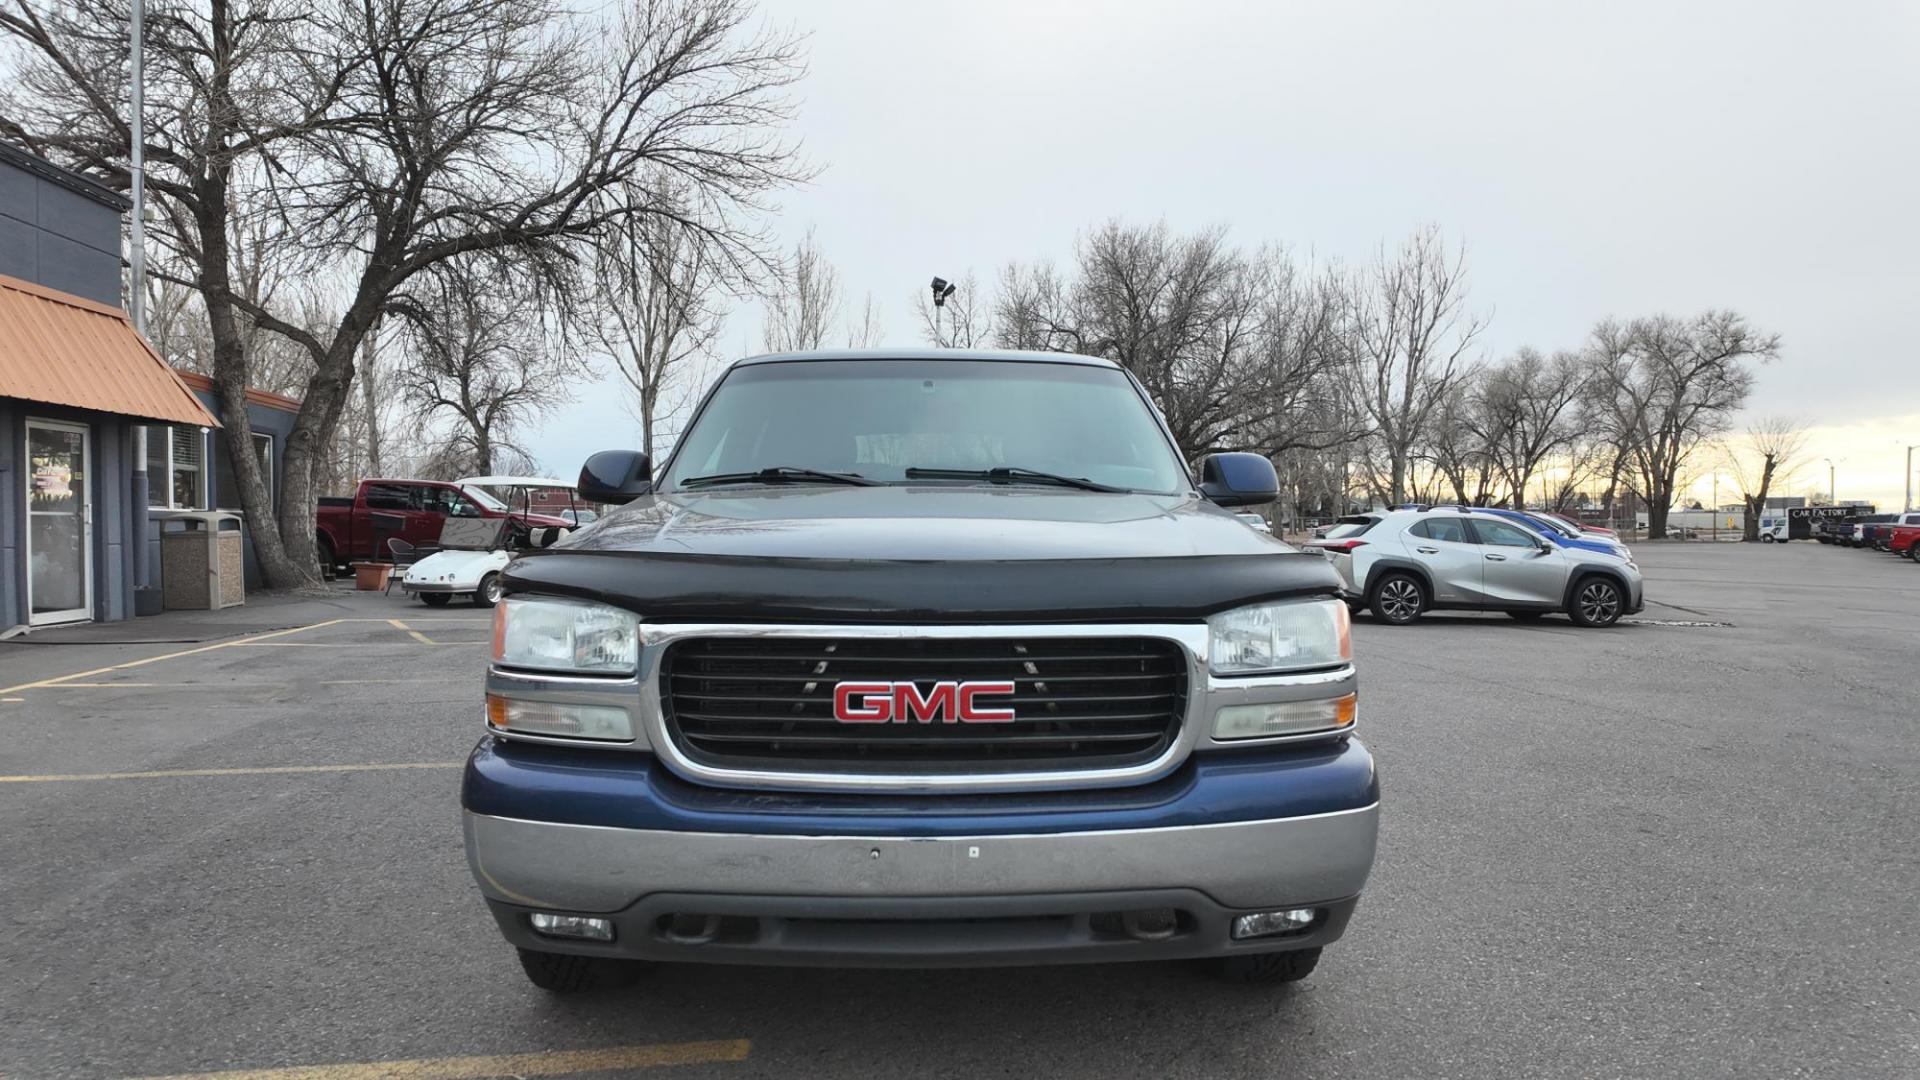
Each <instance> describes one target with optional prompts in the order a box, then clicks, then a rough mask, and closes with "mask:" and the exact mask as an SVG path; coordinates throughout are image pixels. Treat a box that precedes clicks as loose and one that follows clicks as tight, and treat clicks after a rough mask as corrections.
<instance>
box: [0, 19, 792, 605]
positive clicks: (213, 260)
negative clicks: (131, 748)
mask: <svg viewBox="0 0 1920 1080" xmlns="http://www.w3.org/2000/svg"><path fill="white" fill-rule="evenodd" d="M751 17H752V9H751V7H750V6H749V3H748V2H747V0H633V2H632V6H631V7H630V8H628V9H627V10H626V11H625V12H623V15H622V19H621V22H620V26H619V28H618V31H617V32H614V33H607V32H606V26H605V23H604V21H603V20H602V18H601V16H600V15H599V14H598V13H589V12H583V13H579V14H575V13H570V12H568V11H565V10H563V9H561V8H558V7H556V6H554V5H552V4H551V3H548V2H547V0H321V2H320V3H318V4H317V5H316V4H314V3H297V2H295V0H255V2H254V3H250V4H248V5H245V6H235V5H232V4H229V3H227V2H226V0H213V2H212V3H211V5H210V6H208V7H206V8H204V9H203V8H200V7H197V6H195V5H192V4H187V3H180V2H163V3H161V4H159V5H157V6H155V5H149V8H148V16H147V23H146V29H147V42H146V56H147V80H148V83H147V87H148V94H149V95H150V98H151V100H153V101H155V102H165V103H167V107H166V108H156V109H155V110H154V112H153V115H151V116H149V117H148V120H149V126H148V127H147V136H146V143H147V145H146V147H145V156H146V162H147V170H148V172H147V181H146V182H147V190H148V191H149V193H150V194H151V196H152V198H153V200H154V203H155V209H156V211H157V220H156V224H155V229H154V237H155V241H156V243H157V244H158V245H159V246H160V247H161V249H162V251H161V252H160V256H161V257H160V258H158V259H156V261H155V269H156V272H157V273H158V274H160V275H161V276H162V277H168V278H171V279H173V280H175V281H178V282H181V283H183V284H187V285H190V286H191V287H192V288H194V289H195V290H196V291H197V292H198V293H199V294H200V297H201V302H202V304H203V306H204V308H205V312H206V318H207V321H208V327H209V332H210V335H211V341H212V372H213V378H214V380H215V382H216V383H217V384H218V385H219V388H220V391H221V395H222V399H223V403H224V404H223V408H222V414H221V420H222V422H223V424H224V425H225V428H224V437H225V438H226V439H227V440H228V444H229V447H230V449H232V451H233V452H232V455H231V456H232V459H233V461H234V465H235V472H236V479H237V480H238V484H239V487H240V492H241V501H242V503H243V505H244V507H245V509H246V511H247V514H248V517H249V520H250V521H251V523H252V530H251V532H252V537H253V544H254V549H255V551H256V553H257V555H258V557H259V561H260V564H261V568H262V570H263V571H264V573H265V576H266V578H267V581H268V583H269V584H271V585H276V586H289V585H302V584H307V583H311V582H314V581H317V580H318V576H319V570H318V567H317V564H316V563H315V561H314V556H313V551H314V546H313V536H314V498H315V495H316V491H317V487H316V485H317V482H318V481H319V479H320V471H321V465H322V458H323V456H324V454H325V452H326V447H327V446H328V445H329V444H330V442H331V440H332V436H333V434H334V431H335V429H336V428H337V427H338V425H339V423H340V421H341V418H342V415H343V414H344V412H345V410H346V408H347V406H348V403H349V401H350V399H351V395H350V391H351V388H352V384H353V380H354V376H355V373H356V358H357V357H358V355H359V351H360V345H361V342H362V341H363V339H364V338H365V337H366V336H367V334H368V333H369V332H370V331H371V329H372V328H373V326H374V324H375V322H376V321H377V320H378V319H379V317H380V316H381V314H382V313H384V312H391V311H393V310H394V308H395V301H396V299H397V298H398V297H399V296H400V295H401V294H402V293H403V292H404V291H405V290H406V289H407V288H408V286H409V283H410V282H411V281H412V279H414V278H415V277H416V276H418V275H420V274H422V273H424V272H427V271H430V270H432V269H433V268H435V267H436V266H438V265H440V264H443V263H445V262H447V261H448V260H451V259H455V258H460V257H469V256H473V255H476V254H490V255H493V256H495V257H497V258H499V259H502V260H507V261H512V262H514V263H516V264H517V265H518V266H519V267H520V268H521V269H523V270H525V271H527V272H528V273H530V274H531V275H532V276H533V277H535V278H536V279H538V280H541V281H543V282H544V283H545V287H546V289H547V290H548V291H549V293H550V294H552V295H554V296H556V297H559V298H561V299H563V300H564V299H565V298H567V297H569V296H571V295H574V294H575V290H573V289H571V288H569V287H568V285H567V283H566V281H565V279H566V278H567V276H568V275H569V273H570V272H571V271H572V270H573V269H574V268H576V267H577V266H578V265H579V263H580V261H581V256H582V252H583V251H584V250H585V249H586V248H587V247H588V246H589V245H590V244H591V243H592V242H593V241H594V240H596V239H597V238H598V237H600V236H601V235H602V234H604V233H605V232H606V231H608V230H609V229H611V228H614V227H617V226H618V225H619V224H621V223H622V222H624V221H626V220H628V219H630V218H632V217H634V216H636V215H640V216H645V215H650V214H659V213H680V214H683V215H685V216H684V218H683V220H684V223H685V224H687V225H688V226H689V227H692V228H695V229H698V230H700V231H702V232H703V233H705V234H706V235H707V236H708V237H709V239H711V240H713V241H714V242H715V243H716V244H718V245H720V246H721V247H722V249H723V250H725V251H727V252H728V253H729V257H730V258H731V259H734V260H735V261H737V262H738V263H739V264H740V265H741V266H742V267H750V266H751V265H752V263H753V261H754V259H756V258H757V257H758V246H757V245H758V234H757V233H756V232H755V231H754V230H753V229H752V228H750V227H749V226H748V225H747V224H746V222H747V221H748V220H749V219H750V218H751V217H752V216H754V215H757V214H759V213H760V212H761V211H763V210H764V208H765V204H764V199H765V196H766V194H767V193H768V192H770V191H772V190H775V189H777V188H779V187H781V186H783V185H786V184H789V183H792V182H794V181H797V180H800V179H803V178H804V176H805V169H804V168H803V167H802V166H800V165H799V164H798V162H797V158H796V156H795V152H794V149H793V147H792V146H791V145H790V144H789V143H787V142H785V141H783V140H782V138H781V137H780V135H779V132H780V129H781V127H782V126H783V125H784V123H785V122H786V121H787V120H788V119H789V117H790V116H791V107H790V105H789V103H788V99H787V97H786V95H785V91H786V89H787V88H788V87H789V86H790V85H791V84H792V83H793V82H794V81H795V80H796V79H797V78H798V77H799V75H800V73H801V63H800V51H799V46H798V44H797V43H796V40H795V39H794V38H793V37H792V36H790V35H787V34H784V33H780V32H775V31H764V32H761V33H758V34H755V33H753V32H751V31H750V30H749V29H748V28H747V24H748V22H749V21H750V19H751ZM126 21H127V10H126V6H125V0H15V5H14V7H13V8H12V9H10V10H7V11H4V12H0V34H5V35H7V36H9V37H11V38H12V39H13V41H14V42H15V43H16V44H17V45H18V46H19V52H20V54H21V60H20V64H19V70H18V71H17V72H16V73H15V74H16V77H15V78H14V79H12V80H8V81H7V82H6V83H5V84H4V86H0V133H6V134H9V135H11V136H13V137H15V138H17V139H20V140H21V141H23V142H24V143H26V144H27V145H28V146H29V147H31V148H32V149H35V150H37V151H39V152H41V153H43V154H47V155H49V156H52V157H54V158H56V159H59V160H61V161H63V162H64V163H66V164H69V165H72V166H76V167H78V168H81V169H82V170H84V171H88V172H90V173H92V174H94V175H95V176H97V177H100V178H102V179H103V180H104V181H105V182H107V183H109V184H118V185H121V186H124V185H125V184H126V183H127V159H128V156H129V152H130V151H129V145H128V144H129V138H130V134H129V132H130V126H129V124H128V121H127V118H126V116H125V112H124V109H123V108H122V104H121V102H122V99H123V97H124V95H123V93H122V92H121V88H122V86H123V85H124V75H123V70H124V69H123V66H122V65H123V61H124V56H125V53H124V40H125V35H124V33H123V32H122V31H120V30H119V29H118V28H119V27H122V26H124V25H125V24H126ZM650 173H670V174H673V175H676V176H678V177H680V178H681V179H682V180H683V181H684V182H685V183H686V184H687V185H688V186H689V187H690V189H691V190H692V191H693V192H695V193H696V197H695V198H694V199H692V200H691V203H690V205H689V206H688V207H686V208H682V209H680V210H672V211H670V210H667V209H665V208H661V207H654V206H634V205H633V204H631V203H628V202H625V201H623V200H620V199H618V198H615V197H613V195H614V193H615V192H617V190H618V189H619V187H620V185H622V184H623V183H626V182H628V181H630V180H633V179H634V178H636V177H640V176H642V175H646V174H650ZM251 224H257V225H258V227H261V228H265V229H267V230H269V231H270V232H271V234H272V235H273V238H274V243H275V250H276V253H277V254H276V259H277V260H278V261H279V262H280V263H281V265H283V266H285V267H286V268H287V270H288V272H290V273H296V274H301V275H304V276H308V277H311V278H314V279H324V280H328V281H330V282H335V283H337V287H338V295H339V298H340V303H339V304H338V306H337V318H336V319H335V320H334V321H333V322H332V323H331V324H330V325H328V326H327V327H325V328H323V329H321V330H319V331H318V332H316V331H315V330H314V329H313V328H310V327H308V326H304V325H302V324H301V322H300V320H299V319H298V318H297V315H296V313H295V312H294V311H293V310H292V309H290V308H289V307H287V306H286V304H285V303H275V302H269V301H264V300H261V299H259V298H256V297H250V296H248V295H246V292H245V290H244V289H242V288H240V287H239V286H238V284H237V283H236V272H237V270H238V269H239V268H238V266H237V264H236V256H235V252H234V245H233V242H232V241H233V237H234V236H235V235H237V234H239V233H241V232H242V231H244V229H245V228H246V227H249V225H251ZM245 323H250V324H252V325H254V326H257V327H260V328H264V329H266V330H268V331H271V332H273V333H276V334H279V335H281V336H283V337H285V338H287V339H288V340H290V341H292V342H294V343H296V344H297V345H299V346H300V347H301V348H302V349H303V350H304V351H305V352H306V353H307V355H308V356H309V358H310V360H311V363H312V373H311V374H310V375H309V377H308V378H307V380H306V383H305V386H304V387H303V388H302V391H301V397H302V398H303V402H304V403H303V405H302V407H301V410H300V412H299V415H298V416H297V417H296V419H295V421H294V426H293V429H292V432H291V433H290V434H289V436H288V438H287V440H286V447H285V453H284V454H283V456H282V468H283V470H284V481H283V484H282V486H281V489H280V496H281V498H280V506H279V508H278V513H277V514H276V513H275V510H274V507H273V506H272V505H271V504H270V501H269V498H268V494H267V492H268V489H267V485H266V482H265V477H263V476H262V475H261V471H260V469H259V467H258V464H257V459H256V458H255V456H254V455H253V453H252V451H251V426H250V424H249V423H248V419H247V414H246V404H245V397H244V395H243V391H244V389H245V388H246V387H247V386H248V385H249V384H251V383H254V382H255V381H256V380H255V370H254V367H255V366H254V358H253V356H252V354H250V353H249V351H248V350H247V347H246V342H245V339H244V334H243V324H245Z"/></svg>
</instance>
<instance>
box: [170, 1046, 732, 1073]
mask: <svg viewBox="0 0 1920 1080" xmlns="http://www.w3.org/2000/svg"><path fill="white" fill-rule="evenodd" d="M752 1047H753V1044H752V1043H750V1042H748V1041H747V1040H746V1039H723V1040H717V1041H714V1042H685V1043H655V1044H653V1045H651V1046H609V1047H603V1048H601V1049H599V1050H549V1051H544V1052H540V1053H533V1054H488V1055H482V1056H478V1057H444V1058H413V1059H410V1060H406V1061H368V1062H362V1063H359V1064H347V1065H298V1066H295V1067H293V1068H289V1069H234V1070H231V1071H229V1072H209V1073H181V1074H178V1075H175V1076H164V1077H148V1078H147V1080H374V1078H378V1077H389V1078H398V1080H478V1078H480V1077H488V1076H563V1075H565V1074H567V1073H582V1072H604V1071H606V1070H609V1069H653V1068H661V1067H664V1066H672V1065H718V1064H721V1063H723V1062H730V1061H745V1060H747V1053H748V1052H749V1051H750V1050H751V1049H752Z"/></svg>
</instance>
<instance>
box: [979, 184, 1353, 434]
mask: <svg viewBox="0 0 1920 1080" xmlns="http://www.w3.org/2000/svg"><path fill="white" fill-rule="evenodd" d="M1074 262H1075V267H1074V277H1073V278H1072V279H1068V278H1067V277H1066V276H1064V275H1063V274H1061V273H1060V272H1059V271H1057V270H1055V269H1054V268H1053V267H1052V266H1050V265H1047V264H1044V263H1043V264H1039V265H1037V266H1033V267H1021V266H1018V265H1013V266H1009V267H1007V268H1006V269H1005V270H1003V271H1002V273H1001V276H1000V289H999V294H998V296H997V298H996V301H995V303H994V306H993V322H994V324H995V326H996V327H997V329H996V330H995V331H994V337H995V340H996V341H997V342H998V343H999V344H1000V345H1001V346H1003V347H1010V348H1027V349H1043V350H1051V351H1061V352H1078V353H1085V354H1089V355H1094V356H1104V357H1107V358H1109V359H1112V360H1114V361H1116V362H1118V363H1119V364H1120V365H1121V366H1123V367H1125V368H1126V369H1127V370H1128V371H1130V372H1132V373H1133V375H1134V376H1135V377H1136V378H1138V379H1139V380H1140V382H1141V384H1142V385H1144V386H1145V387H1146V389H1147V392H1148V393H1149V394H1150V395H1151V396H1152V397H1153V400H1154V402H1155V404H1157V405H1158V406H1159V407H1160V411H1161V413H1162V414H1163V415H1164V416H1165V417H1166V420H1167V425H1168V427H1170V428H1171V429H1172V430H1173V434H1174V437H1175V439H1176V440H1177V441H1178V442H1179V444H1180V447H1181V449H1182V450H1183V451H1184V452H1185V453H1187V454H1188V455H1189V456H1191V457H1198V456H1200V455H1203V454H1208V453H1213V452H1216V451H1221V450H1250V451H1258V452H1263V453H1267V454H1270V455H1272V454H1281V453H1284V452H1286V451H1287V450H1290V449H1294V448H1299V447H1318V448H1325V447H1327V446H1331V445H1335V444H1337V443H1338V442H1339V441H1340V440H1341V439H1342V438H1344V437H1348V431H1347V430H1346V429H1347V427H1348V425H1346V424H1345V423H1344V420H1345V419H1346V418H1347V417H1350V416H1352V415H1353V414H1352V413H1351V412H1350V411H1343V410H1342V408H1341V402H1340V400H1339V398H1340V394H1339V393H1338V384H1339V380H1338V379H1335V378H1333V377H1332V376H1334V375H1335V374H1337V373H1341V372H1342V370H1343V368H1344V366H1345V365H1346V364H1347V363H1349V362H1350V358H1351V350H1350V348H1349V346H1348V344H1347V340H1346V338H1345V336H1344V333H1343V330H1344V326H1345V322H1346V310H1347V308H1346V304H1347V300H1346V296H1345V294H1344V292H1343V291H1342V289H1341V285H1340V282H1339V280H1338V279H1337V278H1336V277H1335V276H1333V275H1329V274H1321V275H1314V274H1310V273H1306V272H1304V271H1302V270H1301V269H1300V268H1299V267H1298V266H1296V265H1295V263H1294V262H1293V261H1292V259H1291V258H1290V257H1288V256H1287V254H1286V253H1285V252H1284V251H1283V250H1281V249H1279V248H1265V249H1262V250H1260V251H1258V252H1255V253H1253V254H1248V253H1246V252H1243V251H1240V250H1238V249H1235V248H1232V247H1230V246H1228V244H1227V243H1226V236H1225V233H1224V232H1223V231H1222V230H1219V229H1210V230H1206V231H1203V232H1200V233H1195V234H1193V235H1190V236H1175V235H1174V234H1173V233H1172V232H1171V231H1170V230H1168V228H1167V227H1166V225H1165V224H1157V225H1152V226H1133V225H1126V224H1123V223H1120V222H1117V221H1115V222H1108V223H1106V224H1105V225H1102V226H1100V227H1099V228H1096V229H1094V230H1093V231H1091V232H1089V233H1087V234H1085V235H1084V236H1082V237H1081V238H1080V241H1079V243H1078V245H1077V248H1076V251H1075V259H1074ZM965 291H966V290H965V289H964V288H963V290H962V292H963V293H964V292H965ZM956 299H958V297H957V296H956Z"/></svg>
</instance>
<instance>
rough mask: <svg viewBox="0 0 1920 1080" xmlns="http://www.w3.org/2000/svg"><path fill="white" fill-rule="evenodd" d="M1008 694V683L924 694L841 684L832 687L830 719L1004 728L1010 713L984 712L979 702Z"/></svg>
mask: <svg viewBox="0 0 1920 1080" xmlns="http://www.w3.org/2000/svg"><path fill="white" fill-rule="evenodd" d="M1011 693H1013V684H1012V683H1010V682H953V681H951V680H949V681H945V682H937V683H934V684H933V686H932V689H931V690H929V691H928V692H927V693H925V694H922V693H921V692H920V686H919V684H917V683H911V682H843V683H836V684H834V687H833V718H834V719H835V720H838V721H840V722H841V723H843V724H905V723H908V722H914V723H921V724H931V723H933V722H934V721H935V720H939V721H940V722H941V723H943V724H1004V723H1006V722H1007V721H1009V720H1012V719H1013V710H1012V709H991V708H985V707H982V706H981V705H980V704H979V699H980V698H981V697H985V696H994V695H1002V694H1011Z"/></svg>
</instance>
